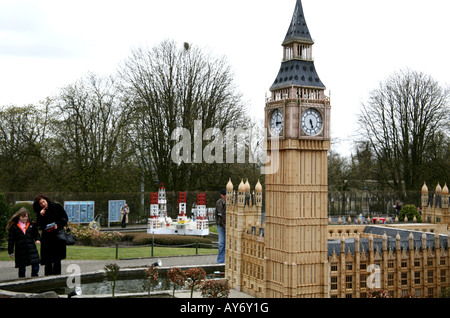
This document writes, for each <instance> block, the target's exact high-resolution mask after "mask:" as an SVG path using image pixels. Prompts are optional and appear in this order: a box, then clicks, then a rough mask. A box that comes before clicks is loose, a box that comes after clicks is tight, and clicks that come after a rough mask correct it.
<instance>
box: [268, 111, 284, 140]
mask: <svg viewBox="0 0 450 318" xmlns="http://www.w3.org/2000/svg"><path fill="white" fill-rule="evenodd" d="M282 131H283V113H282V112H281V111H280V110H279V109H275V110H274V111H273V112H272V114H271V116H270V133H271V135H272V136H280V135H281V132H282Z"/></svg>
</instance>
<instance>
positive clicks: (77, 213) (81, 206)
mask: <svg viewBox="0 0 450 318" xmlns="http://www.w3.org/2000/svg"><path fill="white" fill-rule="evenodd" d="M94 208H95V202H94V201H66V202H64V210H66V213H67V216H68V218H69V222H71V223H89V222H92V221H94Z"/></svg>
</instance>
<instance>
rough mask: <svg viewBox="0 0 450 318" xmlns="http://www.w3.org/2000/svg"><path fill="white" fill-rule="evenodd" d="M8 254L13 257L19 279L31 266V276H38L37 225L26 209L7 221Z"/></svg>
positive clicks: (38, 237)
mask: <svg viewBox="0 0 450 318" xmlns="http://www.w3.org/2000/svg"><path fill="white" fill-rule="evenodd" d="M6 230H7V231H8V254H9V257H11V258H13V257H15V266H16V268H18V269H19V278H21V277H25V272H26V267H27V266H29V265H31V276H32V277H36V276H39V261H40V260H39V253H38V250H37V248H36V244H40V239H41V238H40V236H39V231H38V227H37V224H36V223H35V222H32V221H31V219H30V213H29V212H28V210H27V209H25V208H21V209H20V210H19V211H17V212H16V213H15V214H14V215H13V216H12V217H11V219H10V220H9V222H8V225H7V226H6Z"/></svg>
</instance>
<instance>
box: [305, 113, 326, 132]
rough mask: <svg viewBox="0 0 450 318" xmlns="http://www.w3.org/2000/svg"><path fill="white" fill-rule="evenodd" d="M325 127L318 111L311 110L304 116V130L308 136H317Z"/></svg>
mask: <svg viewBox="0 0 450 318" xmlns="http://www.w3.org/2000/svg"><path fill="white" fill-rule="evenodd" d="M322 127H323V121H322V115H321V114H320V112H319V111H318V110H317V109H314V108H309V109H307V110H306V111H305V112H304V113H303V115H302V129H303V131H304V132H305V134H307V135H308V136H315V135H317V134H318V133H319V132H320V131H321V130H322Z"/></svg>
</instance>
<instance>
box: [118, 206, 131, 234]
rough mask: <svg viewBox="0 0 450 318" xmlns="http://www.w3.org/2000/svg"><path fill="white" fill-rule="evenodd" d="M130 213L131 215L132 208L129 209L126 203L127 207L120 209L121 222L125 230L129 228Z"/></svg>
mask: <svg viewBox="0 0 450 318" xmlns="http://www.w3.org/2000/svg"><path fill="white" fill-rule="evenodd" d="M128 213H130V208H129V207H128V204H126V203H125V205H124V206H123V207H121V208H120V222H122V228H123V229H124V228H126V227H127V223H128Z"/></svg>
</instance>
